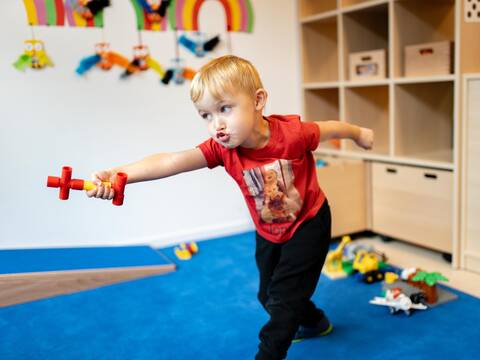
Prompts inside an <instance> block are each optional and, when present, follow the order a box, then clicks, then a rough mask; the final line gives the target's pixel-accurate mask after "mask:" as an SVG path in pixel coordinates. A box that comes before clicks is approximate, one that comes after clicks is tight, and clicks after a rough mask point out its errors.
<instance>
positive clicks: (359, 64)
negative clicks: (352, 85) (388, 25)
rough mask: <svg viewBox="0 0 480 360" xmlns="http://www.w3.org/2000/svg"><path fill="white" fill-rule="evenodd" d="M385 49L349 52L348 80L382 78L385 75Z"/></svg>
mask: <svg viewBox="0 0 480 360" xmlns="http://www.w3.org/2000/svg"><path fill="white" fill-rule="evenodd" d="M385 59H386V51H385V49H380V50H371V51H362V52H356V53H351V54H350V80H352V81H359V80H382V79H385V78H386V76H387V70H386V69H387V67H386V61H385Z"/></svg>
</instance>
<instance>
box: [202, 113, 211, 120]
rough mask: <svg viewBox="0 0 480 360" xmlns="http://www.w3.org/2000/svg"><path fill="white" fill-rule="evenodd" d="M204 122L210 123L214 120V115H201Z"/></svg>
mask: <svg viewBox="0 0 480 360" xmlns="http://www.w3.org/2000/svg"><path fill="white" fill-rule="evenodd" d="M201 116H202V118H203V119H204V120H207V121H210V120H211V119H212V114H209V113H205V114H202V115H201Z"/></svg>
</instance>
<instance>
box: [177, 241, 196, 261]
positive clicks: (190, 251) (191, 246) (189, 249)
mask: <svg viewBox="0 0 480 360" xmlns="http://www.w3.org/2000/svg"><path fill="white" fill-rule="evenodd" d="M174 252H175V256H176V257H177V258H178V259H179V260H190V259H191V258H192V256H193V255H195V254H196V253H198V245H197V244H196V243H195V242H189V243H180V245H179V246H176V247H175V249H174Z"/></svg>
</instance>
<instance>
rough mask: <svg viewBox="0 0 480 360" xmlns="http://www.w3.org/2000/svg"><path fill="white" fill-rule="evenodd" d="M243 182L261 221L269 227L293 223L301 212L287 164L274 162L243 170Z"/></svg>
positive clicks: (291, 173) (278, 161)
mask: <svg viewBox="0 0 480 360" xmlns="http://www.w3.org/2000/svg"><path fill="white" fill-rule="evenodd" d="M243 178H244V180H245V183H246V184H247V186H248V191H249V193H250V195H252V196H253V198H254V199H255V206H256V209H257V212H258V214H259V216H260V219H262V220H263V221H264V222H266V223H269V224H271V223H284V222H291V221H295V219H296V218H297V215H298V212H299V211H300V209H301V208H302V199H301V197H300V193H299V192H298V190H297V189H296V188H295V185H294V180H295V176H294V174H293V170H292V163H291V161H290V160H276V161H274V162H272V163H270V164H266V165H263V166H261V167H257V168H254V169H249V170H244V171H243Z"/></svg>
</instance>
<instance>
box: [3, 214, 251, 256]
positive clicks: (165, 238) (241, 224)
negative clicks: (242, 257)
mask: <svg viewBox="0 0 480 360" xmlns="http://www.w3.org/2000/svg"><path fill="white" fill-rule="evenodd" d="M253 230H255V227H254V225H253V223H252V221H251V220H250V219H243V220H238V221H231V222H228V223H222V224H220V225H207V226H201V227H196V228H189V229H182V230H178V231H172V232H169V233H161V234H158V235H152V236H144V237H138V238H129V239H125V240H122V241H109V242H99V243H91V242H89V243H72V244H65V243H60V244H59V243H51V244H48V245H46V244H41V245H40V244H29V245H28V246H21V247H19V246H18V245H17V246H15V245H14V244H9V245H5V244H3V245H1V246H0V250H12V249H20V248H21V249H29V248H35V249H37V248H53V247H55V248H72V247H84V246H87V247H92V246H131V245H148V246H151V247H154V248H163V247H167V246H172V245H177V244H179V243H181V242H185V241H201V240H208V239H212V238H216V237H222V236H229V235H235V234H240V233H243V232H247V231H253Z"/></svg>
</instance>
